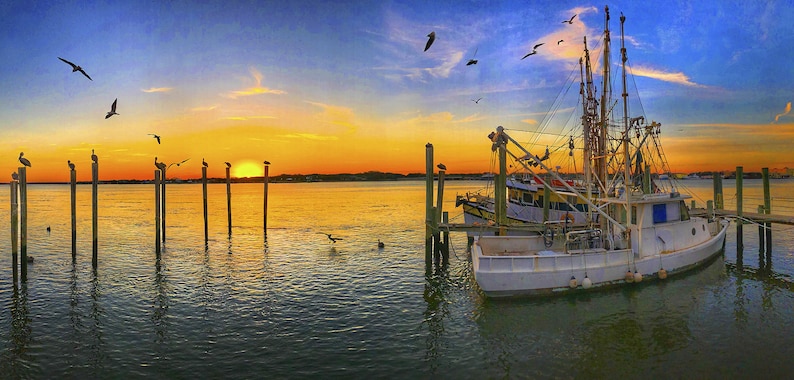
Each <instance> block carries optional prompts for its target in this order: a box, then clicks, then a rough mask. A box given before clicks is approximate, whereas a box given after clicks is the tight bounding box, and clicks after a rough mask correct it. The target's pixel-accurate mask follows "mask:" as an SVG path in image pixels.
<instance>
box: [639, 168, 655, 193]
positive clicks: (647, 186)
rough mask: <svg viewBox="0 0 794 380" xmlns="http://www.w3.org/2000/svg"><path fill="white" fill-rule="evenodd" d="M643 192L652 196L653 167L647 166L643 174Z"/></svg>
mask: <svg viewBox="0 0 794 380" xmlns="http://www.w3.org/2000/svg"><path fill="white" fill-rule="evenodd" d="M642 174H643V176H642V190H643V191H642V192H643V194H650V193H651V191H652V190H651V189H652V188H653V186H651V184H652V183H653V182H651V181H652V180H651V165H645V171H644V172H643V173H642Z"/></svg>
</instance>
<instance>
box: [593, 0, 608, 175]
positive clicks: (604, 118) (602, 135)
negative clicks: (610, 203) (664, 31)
mask: <svg viewBox="0 0 794 380" xmlns="http://www.w3.org/2000/svg"><path fill="white" fill-rule="evenodd" d="M604 13H605V14H606V16H605V20H604V51H603V55H604V67H603V70H604V74H603V78H602V80H603V82H602V83H601V118H600V122H599V127H600V128H599V131H598V133H599V136H598V151H597V152H596V158H597V160H596V164H597V167H596V173H597V174H598V180H599V182H600V183H601V184H602V186H606V184H607V129H608V126H609V117H608V115H607V114H608V110H607V106H608V103H609V99H610V97H608V96H607V94H608V92H610V90H609V89H610V88H611V87H612V86H611V85H610V79H609V55H610V49H609V45H610V41H611V40H610V37H609V7H608V6H606V7H604ZM602 190H604V191H605V190H606V189H602Z"/></svg>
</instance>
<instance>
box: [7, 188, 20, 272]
mask: <svg viewBox="0 0 794 380" xmlns="http://www.w3.org/2000/svg"><path fill="white" fill-rule="evenodd" d="M15 174H16V173H15ZM8 185H9V187H10V188H11V194H10V195H11V270H12V271H13V274H12V277H13V279H14V284H16V283H17V281H19V277H18V275H17V271H18V266H19V261H18V258H17V256H18V255H19V203H18V199H19V198H18V196H17V191H18V190H19V181H18V180H16V179H12V180H11V182H9V183H8Z"/></svg>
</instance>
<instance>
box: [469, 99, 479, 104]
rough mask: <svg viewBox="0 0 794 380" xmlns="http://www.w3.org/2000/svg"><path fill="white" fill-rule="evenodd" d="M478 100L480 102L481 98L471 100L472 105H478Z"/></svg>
mask: <svg viewBox="0 0 794 380" xmlns="http://www.w3.org/2000/svg"><path fill="white" fill-rule="evenodd" d="M480 100H482V98H478V99H477V100H474V99H472V100H471V101H472V102H474V103H477V104H480Z"/></svg>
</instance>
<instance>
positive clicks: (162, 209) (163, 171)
mask: <svg viewBox="0 0 794 380" xmlns="http://www.w3.org/2000/svg"><path fill="white" fill-rule="evenodd" d="M167 170H168V168H167V167H165V166H163V168H162V169H160V193H161V194H160V197H161V198H162V204H161V206H160V232H161V235H162V236H163V243H165V204H166V203H165V183H166V182H168V180H167V177H166V171H167Z"/></svg>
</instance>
